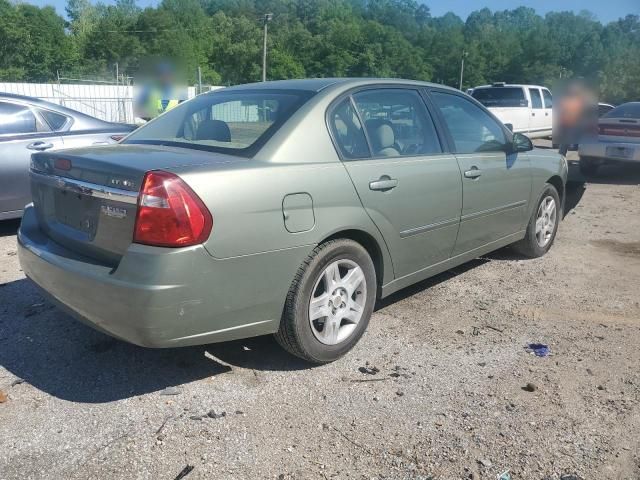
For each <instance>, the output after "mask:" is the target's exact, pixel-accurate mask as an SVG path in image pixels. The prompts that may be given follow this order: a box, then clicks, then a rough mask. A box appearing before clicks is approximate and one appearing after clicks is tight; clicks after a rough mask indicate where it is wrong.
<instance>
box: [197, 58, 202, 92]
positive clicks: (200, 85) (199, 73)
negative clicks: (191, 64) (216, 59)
mask: <svg viewBox="0 0 640 480" xmlns="http://www.w3.org/2000/svg"><path fill="white" fill-rule="evenodd" d="M201 93H202V69H201V68H200V65H198V95H200V94H201Z"/></svg>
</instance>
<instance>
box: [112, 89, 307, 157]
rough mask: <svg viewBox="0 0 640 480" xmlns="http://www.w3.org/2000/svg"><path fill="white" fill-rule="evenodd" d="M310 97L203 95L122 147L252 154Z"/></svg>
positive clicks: (291, 94)
mask: <svg viewBox="0 0 640 480" xmlns="http://www.w3.org/2000/svg"><path fill="white" fill-rule="evenodd" d="M311 95H312V93H311V92H306V91H286V92H285V91H280V90H263V89H260V90H242V91H224V90H223V91H220V92H215V93H210V94H206V95H200V96H198V97H196V98H194V99H193V100H190V101H188V102H185V103H183V104H181V105H179V106H177V107H176V108H174V109H172V110H170V111H168V112H166V113H165V114H163V115H161V116H160V117H158V118H157V119H156V120H154V121H152V122H150V123H148V124H146V125H144V126H143V127H141V128H139V129H138V130H136V131H135V132H133V133H132V134H131V135H129V137H128V138H127V139H126V140H125V141H124V142H123V143H143V144H150V145H169V146H177V147H184V148H194V149H197V150H209V151H218V152H222V153H230V154H235V155H241V156H249V155H252V154H254V153H255V152H256V151H257V149H258V148H260V147H261V146H262V145H263V144H264V142H266V141H267V140H268V138H269V137H271V135H273V133H275V131H276V130H277V129H278V128H279V127H280V126H281V125H282V124H283V123H284V122H285V121H286V120H287V119H288V118H289V117H290V116H291V115H292V114H293V113H294V112H295V111H296V110H297V109H298V108H300V106H301V105H302V104H303V103H304V102H305V101H306V100H308V99H309V97H310V96H311Z"/></svg>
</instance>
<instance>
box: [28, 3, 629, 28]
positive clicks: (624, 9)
mask: <svg viewBox="0 0 640 480" xmlns="http://www.w3.org/2000/svg"><path fill="white" fill-rule="evenodd" d="M92 1H94V0H92ZM418 1H420V0H418ZM26 3H32V4H34V5H38V6H44V5H53V6H54V7H55V8H56V10H57V11H58V13H60V14H61V15H65V12H64V7H65V5H66V0H26ZM103 3H107V4H109V3H115V0H103ZM157 3H159V0H138V5H139V6H140V7H143V8H144V7H147V6H151V5H156V4H157ZM424 3H426V4H427V5H428V6H429V8H430V9H431V14H432V15H433V16H435V17H440V16H442V15H444V14H445V13H447V12H453V13H455V14H456V15H458V16H459V17H461V18H462V19H463V20H465V19H466V18H467V16H468V15H469V13H471V12H473V11H474V10H480V9H481V8H484V7H488V8H489V9H491V10H512V9H514V8H516V7H519V6H526V7H532V8H535V10H536V11H537V12H538V13H539V14H541V15H544V14H545V13H547V12H550V11H563V10H569V11H574V12H576V13H578V12H580V11H581V10H589V11H590V12H592V13H593V14H595V16H596V17H597V18H598V20H600V21H601V22H603V23H608V22H611V21H614V20H617V19H618V18H621V17H624V16H625V15H627V14H630V13H633V14H636V15H640V0H428V1H425V2H424Z"/></svg>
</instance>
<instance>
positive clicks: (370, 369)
mask: <svg viewBox="0 0 640 480" xmlns="http://www.w3.org/2000/svg"><path fill="white" fill-rule="evenodd" d="M358 371H359V372H360V373H364V374H365V375H375V374H377V373H378V372H379V371H380V370H379V369H378V368H377V367H360V368H358Z"/></svg>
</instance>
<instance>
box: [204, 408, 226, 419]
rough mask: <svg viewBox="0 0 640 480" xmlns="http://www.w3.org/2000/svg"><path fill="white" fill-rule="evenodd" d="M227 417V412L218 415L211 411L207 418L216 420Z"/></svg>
mask: <svg viewBox="0 0 640 480" xmlns="http://www.w3.org/2000/svg"><path fill="white" fill-rule="evenodd" d="M226 416H227V412H220V413H216V412H215V410H209V413H207V417H209V418H214V419H216V420H217V419H218V418H222V417H226Z"/></svg>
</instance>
